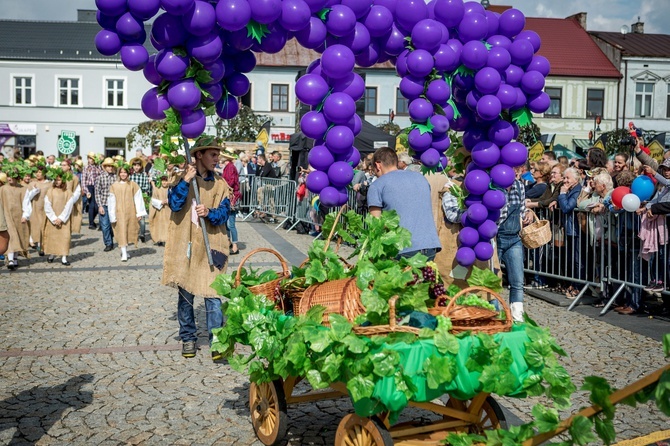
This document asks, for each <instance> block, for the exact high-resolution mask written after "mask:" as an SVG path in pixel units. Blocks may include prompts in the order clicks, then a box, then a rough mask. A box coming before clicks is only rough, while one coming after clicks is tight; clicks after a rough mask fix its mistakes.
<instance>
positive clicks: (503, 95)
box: [496, 84, 517, 110]
mask: <svg viewBox="0 0 670 446" xmlns="http://www.w3.org/2000/svg"><path fill="white" fill-rule="evenodd" d="M496 97H497V98H498V99H499V100H500V106H501V107H502V108H503V109H505V110H506V109H508V108H510V107H513V106H514V105H515V104H516V100H517V93H516V89H515V88H514V87H513V86H511V85H508V84H501V85H500V88H499V89H498V92H497V93H496Z"/></svg>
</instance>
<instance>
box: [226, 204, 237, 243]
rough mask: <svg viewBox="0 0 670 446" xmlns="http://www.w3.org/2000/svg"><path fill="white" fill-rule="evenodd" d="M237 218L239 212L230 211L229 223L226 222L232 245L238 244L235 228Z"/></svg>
mask: <svg viewBox="0 0 670 446" xmlns="http://www.w3.org/2000/svg"><path fill="white" fill-rule="evenodd" d="M236 217H237V211H230V213H229V214H228V221H227V222H226V228H227V229H228V233H229V234H230V243H237V241H238V240H237V227H236V226H235V218H236Z"/></svg>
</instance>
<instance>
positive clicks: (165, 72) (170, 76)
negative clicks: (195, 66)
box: [154, 48, 190, 81]
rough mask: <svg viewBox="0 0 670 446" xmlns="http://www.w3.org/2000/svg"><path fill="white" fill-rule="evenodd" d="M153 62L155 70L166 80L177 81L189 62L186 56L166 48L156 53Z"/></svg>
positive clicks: (181, 76) (183, 73)
mask: <svg viewBox="0 0 670 446" xmlns="http://www.w3.org/2000/svg"><path fill="white" fill-rule="evenodd" d="M154 63H155V68H156V72H157V73H158V74H159V75H160V76H161V77H162V78H163V79H165V80H168V81H177V80H180V79H181V78H183V77H184V76H185V75H186V70H187V69H188V67H189V64H190V62H189V59H188V57H186V56H181V55H177V54H175V53H174V52H172V50H171V49H167V48H166V49H164V50H160V51H159V52H158V54H156V58H155V62H154Z"/></svg>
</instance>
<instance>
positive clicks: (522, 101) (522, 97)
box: [510, 87, 526, 111]
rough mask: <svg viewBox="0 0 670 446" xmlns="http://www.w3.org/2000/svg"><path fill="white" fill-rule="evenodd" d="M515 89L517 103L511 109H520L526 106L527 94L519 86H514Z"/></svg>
mask: <svg viewBox="0 0 670 446" xmlns="http://www.w3.org/2000/svg"><path fill="white" fill-rule="evenodd" d="M514 90H515V91H516V103H515V104H514V106H512V107H510V110H512V111H514V110H519V109H521V108H523V107H525V106H526V94H525V93H524V92H523V90H522V89H521V88H519V87H514Z"/></svg>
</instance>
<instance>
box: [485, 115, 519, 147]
mask: <svg viewBox="0 0 670 446" xmlns="http://www.w3.org/2000/svg"><path fill="white" fill-rule="evenodd" d="M488 137H489V141H491V142H492V143H494V144H496V145H497V146H499V147H502V146H504V145H505V144H507V143H508V142H510V141H511V140H512V139H513V138H514V128H513V127H512V124H510V123H509V122H507V121H504V120H502V119H501V120H499V121H496V122H495V123H494V124H493V125H492V126H491V127H490V128H489V131H488Z"/></svg>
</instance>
